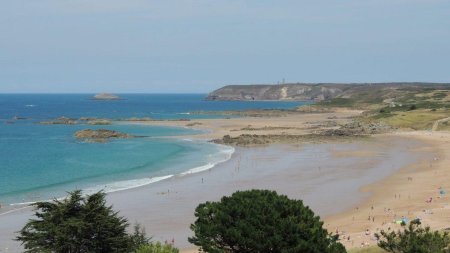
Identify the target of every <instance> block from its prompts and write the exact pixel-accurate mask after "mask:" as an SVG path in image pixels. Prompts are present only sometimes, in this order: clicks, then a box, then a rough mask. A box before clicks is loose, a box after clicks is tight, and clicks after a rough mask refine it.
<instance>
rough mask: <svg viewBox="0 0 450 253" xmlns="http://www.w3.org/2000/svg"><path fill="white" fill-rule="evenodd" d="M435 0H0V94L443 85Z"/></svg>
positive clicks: (449, 56) (443, 33) (442, 43)
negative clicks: (338, 84)
mask: <svg viewBox="0 0 450 253" xmlns="http://www.w3.org/2000/svg"><path fill="white" fill-rule="evenodd" d="M449 67H450V1H448V0H446V1H443V0H334V1H331V0H328V1H325V0H308V1H306V0H292V1H290V0H277V1H274V0H272V1H268V0H239V1H238V0H222V1H220V0H210V1H202V0H179V1H175V0H173V1H172V0H154V1H153V0H95V1H92V0H0V93H61V92H62V93H84V92H86V93H91V92H115V93H206V92H209V91H212V90H214V89H216V88H219V87H221V86H223V85H227V84H253V83H277V82H279V81H281V80H283V79H285V81H286V82H388V81H428V82H450V68H449Z"/></svg>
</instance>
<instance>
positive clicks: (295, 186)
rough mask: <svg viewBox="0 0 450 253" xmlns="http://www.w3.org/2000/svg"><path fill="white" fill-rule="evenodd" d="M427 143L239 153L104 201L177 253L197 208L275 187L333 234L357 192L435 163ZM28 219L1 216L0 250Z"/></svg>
mask: <svg viewBox="0 0 450 253" xmlns="http://www.w3.org/2000/svg"><path fill="white" fill-rule="evenodd" d="M428 144H430V145H431V143H429V142H422V141H420V140H417V139H415V138H410V137H408V136H406V137H403V136H388V137H377V138H371V139H368V140H365V141H358V142H356V141H355V142H353V143H341V144H305V145H271V146H266V147H252V148H237V149H236V152H235V153H234V154H233V156H232V158H231V159H230V160H229V161H227V162H225V163H223V164H220V165H218V166H216V167H214V168H213V169H211V170H210V171H205V172H202V173H197V174H192V175H186V176H177V177H173V178H171V179H169V180H166V181H161V182H158V183H155V184H152V185H149V186H145V187H141V188H136V189H132V190H127V191H122V192H116V193H111V194H108V197H107V198H108V203H110V204H112V205H113V206H114V209H115V210H118V211H120V214H121V215H123V216H125V217H127V218H128V219H129V221H130V223H134V222H139V223H141V224H142V225H144V226H145V228H146V231H147V233H148V234H149V235H151V236H153V240H159V241H162V242H164V241H166V240H167V241H171V240H172V239H174V241H175V245H176V246H177V247H179V248H182V249H187V248H191V247H192V245H190V244H189V243H188V242H187V237H188V236H190V235H191V232H190V229H189V225H190V224H191V223H192V222H193V221H194V209H195V207H196V206H197V205H198V204H199V203H202V202H205V201H217V200H219V199H220V198H221V197H222V196H224V195H230V194H231V193H233V192H234V191H236V190H245V189H253V188H261V189H272V190H276V191H277V192H279V193H281V194H286V195H288V196H289V197H290V198H296V199H302V200H304V202H305V204H307V205H309V206H310V207H311V208H312V209H313V210H314V211H315V212H316V213H317V214H319V215H321V216H322V217H324V219H325V221H326V226H327V227H329V228H330V229H332V230H333V229H334V226H335V223H339V222H341V221H344V220H345V219H347V220H348V214H349V213H351V212H352V210H354V208H355V207H356V206H358V205H360V204H361V203H367V202H368V201H369V200H371V199H372V198H373V196H372V195H371V194H370V193H369V192H368V191H361V190H360V189H361V188H362V187H364V186H367V185H371V184H374V183H377V182H384V181H386V180H383V181H380V180H382V179H386V178H388V179H389V178H391V177H389V175H392V174H393V173H394V172H396V171H399V170H401V169H405V168H408V167H411V166H412V165H413V164H419V163H421V162H426V161H429V160H430V159H431V158H430V157H434V156H435V154H434V149H432V148H428V149H427V148H424V147H425V146H426V145H428ZM366 190H367V189H366ZM374 194H377V193H374ZM362 209H363V207H361V210H362ZM339 214H340V215H342V216H339V217H337V216H336V215H339ZM30 215H31V212H30V210H29V209H27V210H22V211H18V212H14V213H9V214H5V215H0V245H1V247H0V252H19V249H18V243H17V242H13V241H11V239H12V237H13V236H14V235H13V233H14V232H15V231H17V230H19V229H20V228H21V227H22V226H23V225H24V224H25V222H26V220H27V219H28V218H29V217H30ZM335 216H336V217H335ZM340 219H343V220H340ZM339 226H340V225H339ZM355 231H356V230H355ZM5 248H8V250H5Z"/></svg>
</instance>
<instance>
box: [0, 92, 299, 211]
mask: <svg viewBox="0 0 450 253" xmlns="http://www.w3.org/2000/svg"><path fill="white" fill-rule="evenodd" d="M87 97H89V96H87V95H83V94H80V95H0V175H1V177H0V203H2V204H14V203H25V202H34V201H39V200H46V199H49V198H54V197H61V196H64V194H65V193H66V192H67V191H71V190H74V189H83V190H85V191H87V192H89V191H97V190H100V189H103V190H105V191H107V192H111V191H117V190H124V189H129V188H133V187H138V186H142V185H147V184H150V183H153V182H156V181H158V180H162V179H166V178H168V177H170V176H173V175H182V174H183V173H189V172H198V171H201V170H206V169H209V168H211V167H213V166H214V165H215V164H217V163H219V162H222V161H225V160H227V159H228V158H229V157H230V156H231V153H232V152H233V149H232V148H230V147H225V146H221V145H216V144H211V143H207V142H204V141H192V140H188V139H186V138H184V137H180V138H174V137H176V136H183V135H192V134H196V133H198V131H195V130H191V129H187V128H173V127H156V126H142V125H126V124H115V125H110V126H87V125H40V124H36V122H38V121H42V120H48V119H51V118H55V117H59V116H66V117H83V116H92V117H108V118H121V117H145V116H150V117H153V118H163V119H173V118H187V117H207V116H205V115H201V116H198V115H187V114H186V113H187V112H190V111H197V110H216V111H220V110H236V109H248V108H289V107H293V106H297V105H299V103H277V102H236V103H233V102H224V103H222V102H207V101H203V100H202V98H203V95H123V97H126V100H120V101H92V100H88V99H86V98H87ZM15 116H18V117H25V118H27V119H25V120H14V117H15ZM214 117H220V115H219V116H217V115H216V116H214ZM86 128H107V129H111V130H118V131H121V132H126V133H129V134H133V135H138V136H144V137H142V138H133V139H125V140H115V141H111V142H109V143H84V142H79V141H77V140H76V139H75V138H74V137H73V134H74V133H75V132H76V131H78V130H81V129H86Z"/></svg>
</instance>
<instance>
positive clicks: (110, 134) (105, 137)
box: [74, 129, 134, 142]
mask: <svg viewBox="0 0 450 253" xmlns="http://www.w3.org/2000/svg"><path fill="white" fill-rule="evenodd" d="M74 136H75V138H77V139H79V140H82V141H85V142H108V141H109V140H110V139H112V138H114V139H129V138H133V137H134V136H132V135H129V134H126V133H121V132H118V131H114V130H108V129H97V130H93V129H84V130H80V131H77V132H76V133H75V134H74Z"/></svg>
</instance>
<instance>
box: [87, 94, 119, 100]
mask: <svg viewBox="0 0 450 253" xmlns="http://www.w3.org/2000/svg"><path fill="white" fill-rule="evenodd" d="M92 99H94V100H119V99H120V98H119V96H117V95H114V94H111V93H99V94H96V95H95V96H94V97H93V98H92Z"/></svg>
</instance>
